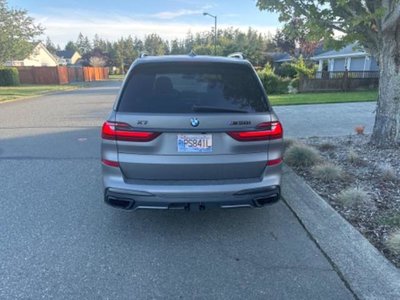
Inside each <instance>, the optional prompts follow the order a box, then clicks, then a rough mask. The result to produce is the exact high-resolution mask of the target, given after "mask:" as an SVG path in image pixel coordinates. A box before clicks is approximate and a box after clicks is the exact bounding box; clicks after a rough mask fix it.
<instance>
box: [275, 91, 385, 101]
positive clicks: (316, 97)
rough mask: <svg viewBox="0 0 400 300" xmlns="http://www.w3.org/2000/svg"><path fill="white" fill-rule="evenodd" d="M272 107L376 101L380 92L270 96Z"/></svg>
mask: <svg viewBox="0 0 400 300" xmlns="http://www.w3.org/2000/svg"><path fill="white" fill-rule="evenodd" d="M268 97H269V99H270V101H271V103H272V105H299V104H323V103H344V102H366V101H376V100H377V98H378V91H377V90H373V91H358V92H331V93H305V94H285V95H270V96H268Z"/></svg>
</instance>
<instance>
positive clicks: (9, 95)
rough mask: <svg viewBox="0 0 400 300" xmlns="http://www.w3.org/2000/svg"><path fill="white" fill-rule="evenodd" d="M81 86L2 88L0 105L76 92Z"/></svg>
mask: <svg viewBox="0 0 400 300" xmlns="http://www.w3.org/2000/svg"><path fill="white" fill-rule="evenodd" d="M81 86H82V85H80V84H67V85H20V86H0V103H1V102H4V101H9V100H16V99H21V98H28V97H34V96H38V95H42V94H47V93H51V92H57V91H67V90H74V89H76V88H79V87H81Z"/></svg>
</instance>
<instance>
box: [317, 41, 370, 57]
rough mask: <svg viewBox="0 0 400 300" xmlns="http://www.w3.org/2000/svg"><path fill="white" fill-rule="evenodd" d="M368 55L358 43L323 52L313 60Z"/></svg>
mask: <svg viewBox="0 0 400 300" xmlns="http://www.w3.org/2000/svg"><path fill="white" fill-rule="evenodd" d="M365 55H368V53H367V52H365V51H364V50H363V49H362V48H360V46H359V45H358V44H350V45H347V46H346V47H343V48H342V49H340V50H330V51H326V52H322V53H320V54H318V55H315V56H313V57H311V59H313V60H319V59H324V58H340V57H354V56H365Z"/></svg>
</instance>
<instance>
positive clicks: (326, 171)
mask: <svg viewBox="0 0 400 300" xmlns="http://www.w3.org/2000/svg"><path fill="white" fill-rule="evenodd" d="M342 174H343V172H342V169H341V168H339V167H337V166H335V165H332V164H329V163H327V164H323V165H319V166H316V167H314V169H313V175H314V176H315V177H316V178H318V179H321V180H322V181H325V182H332V181H335V180H338V179H341V178H342Z"/></svg>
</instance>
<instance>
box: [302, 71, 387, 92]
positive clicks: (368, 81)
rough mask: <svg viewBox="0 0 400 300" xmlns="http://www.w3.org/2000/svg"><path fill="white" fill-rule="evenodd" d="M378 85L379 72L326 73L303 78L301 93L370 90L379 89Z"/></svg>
mask: <svg viewBox="0 0 400 300" xmlns="http://www.w3.org/2000/svg"><path fill="white" fill-rule="evenodd" d="M378 84H379V72H378V71H356V72H354V71H345V72H325V71H324V72H317V73H316V74H315V76H313V77H311V78H305V77H302V78H301V79H300V82H299V92H302V93H304V92H320V91H354V90H368V89H376V88H378Z"/></svg>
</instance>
